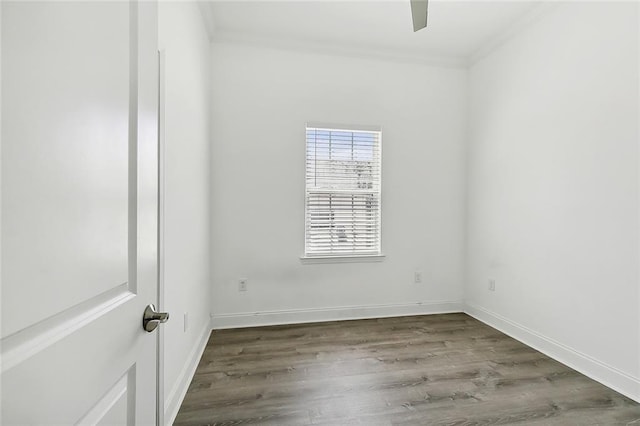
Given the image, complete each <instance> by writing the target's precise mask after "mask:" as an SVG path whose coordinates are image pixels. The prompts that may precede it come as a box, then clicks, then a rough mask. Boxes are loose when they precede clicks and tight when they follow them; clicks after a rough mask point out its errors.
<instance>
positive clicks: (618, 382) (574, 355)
mask: <svg viewBox="0 0 640 426" xmlns="http://www.w3.org/2000/svg"><path fill="white" fill-rule="evenodd" d="M464 312H465V313H466V314H468V315H470V316H472V317H474V318H475V319H477V320H479V321H482V322H483V323H485V324H487V325H489V326H490V327H493V328H495V329H496V330H499V331H501V332H503V333H504V334H506V335H508V336H511V337H513V338H514V339H516V340H519V341H521V342H522V343H524V344H525V345H527V346H530V347H532V348H534V349H536V350H538V351H540V352H542V353H543V354H545V355H547V356H549V357H551V358H553V359H555V360H556V361H559V362H561V363H563V364H565V365H567V366H569V367H571V368H573V369H574V370H576V371H579V372H580V373H582V374H584V375H585V376H587V377H590V378H592V379H593V380H596V381H598V382H600V383H602V384H603V385H605V386H607V387H609V388H611V389H613V390H615V391H617V392H620V393H621V394H623V395H625V396H627V397H629V398H631V399H633V400H635V401H637V402H640V378H638V377H633V376H631V375H630V374H627V373H625V372H623V371H621V370H619V369H617V368H615V367H612V366H610V365H608V364H606V363H604V362H602V361H599V360H597V359H595V358H593V357H591V356H589V355H587V354H585V353H582V352H580V351H577V350H575V349H573V348H571V347H569V346H567V345H565V344H563V343H560V342H558V341H556V340H553V339H551V338H549V337H547V336H544V335H543V334H541V333H538V332H537V331H535V330H532V329H530V328H528V327H525V326H524V325H522V324H519V323H517V322H515V321H512V320H510V319H508V318H505V317H503V316H502V315H499V314H497V313H495V312H491V311H490V310H488V309H485V308H483V307H481V306H478V305H475V304H473V303H469V302H467V303H465V307H464Z"/></svg>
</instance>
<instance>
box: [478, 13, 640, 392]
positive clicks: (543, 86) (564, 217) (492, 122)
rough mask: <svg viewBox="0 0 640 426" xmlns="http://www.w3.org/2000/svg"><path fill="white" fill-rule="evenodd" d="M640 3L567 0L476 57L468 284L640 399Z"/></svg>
mask: <svg viewBox="0 0 640 426" xmlns="http://www.w3.org/2000/svg"><path fill="white" fill-rule="evenodd" d="M637 10H638V6H637V4H634V3H613V2H611V3H586V2H584V3H566V4H562V5H560V6H557V7H555V8H554V9H552V10H551V11H550V12H548V13H547V14H546V15H545V16H543V17H542V18H541V19H540V20H539V21H538V22H536V23H535V24H533V25H532V26H530V27H529V28H527V29H525V30H524V31H523V32H521V33H520V34H519V35H517V36H516V37H515V38H514V39H512V40H510V41H509V42H508V43H506V44H505V45H503V46H502V47H500V48H499V49H498V50H496V51H494V52H493V53H492V54H491V55H489V56H488V57H486V58H484V59H483V60H481V61H480V62H478V63H476V64H475V65H473V66H472V67H471V69H470V113H469V114H470V135H471V136H470V141H469V142H470V143H469V157H468V159H469V176H468V191H469V196H468V203H469V207H468V265H467V267H468V270H467V272H468V283H467V287H466V289H465V290H466V291H465V295H466V298H467V302H468V303H469V305H470V311H471V312H472V313H474V314H476V315H478V316H480V317H481V318H484V319H486V320H488V321H489V322H493V323H495V324H497V325H501V326H502V327H503V328H507V329H509V330H511V331H512V332H513V333H515V334H516V335H519V336H520V337H525V338H526V339H529V340H531V342H533V343H535V344H536V345H537V346H538V347H541V348H543V349H546V350H547V351H548V352H551V353H552V354H554V355H555V356H556V358H558V359H560V360H561V361H566V362H568V363H569V364H570V365H573V366H574V367H577V368H579V369H581V370H582V371H583V372H586V373H587V374H590V375H592V376H594V377H597V378H599V379H600V380H601V381H603V382H604V383H606V384H609V385H611V386H613V387H614V388H616V389H618V390H621V391H623V392H625V393H626V394H627V395H632V396H634V395H635V398H636V399H638V398H640V379H639V377H640V317H639V315H640V313H639V312H640V307H639V305H638V301H639V300H640V299H639V295H638V286H639V276H638V266H639V263H638V262H639V251H638V243H639V241H638V240H639V238H638V237H639V231H640V229H639V226H638V221H639V217H640V216H639V213H640V211H639V209H638V202H639V197H638V194H639V181H638V159H639V157H638V154H639V153H638V137H639V134H638V113H639V110H638V72H639V70H638V47H639V46H638V17H637V13H638V12H637ZM490 278H493V279H495V280H496V291H495V292H490V291H488V280H489V279H490Z"/></svg>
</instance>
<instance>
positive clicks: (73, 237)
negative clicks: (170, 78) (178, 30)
mask: <svg viewBox="0 0 640 426" xmlns="http://www.w3.org/2000/svg"><path fill="white" fill-rule="evenodd" d="M1 7H2V50H1V51H2V328H1V330H2V334H1V337H2V340H1V342H0V343H1V345H2V349H1V351H2V352H1V355H2V366H1V367H2V376H1V377H0V380H1V386H2V422H3V423H4V424H16V423H20V424H25V423H28V424H52V423H58V424H76V423H80V424H114V423H115V424H122V423H127V424H133V423H136V424H151V423H154V422H155V408H156V400H155V395H156V390H155V389H156V379H155V374H156V357H157V354H156V339H157V336H156V333H146V332H144V331H143V330H142V326H141V320H142V312H143V311H144V308H145V306H146V305H147V304H149V303H154V302H156V301H157V287H156V285H157V249H156V247H157V59H156V58H157V57H156V55H157V12H156V5H155V4H154V3H153V2H146V1H145V2H141V3H139V4H138V3H137V2H132V3H128V2H55V1H54V2H2V3H1Z"/></svg>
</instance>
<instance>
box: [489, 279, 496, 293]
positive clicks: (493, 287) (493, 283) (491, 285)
mask: <svg viewBox="0 0 640 426" xmlns="http://www.w3.org/2000/svg"><path fill="white" fill-rule="evenodd" d="M489 291H496V280H494V279H493V278H490V279H489Z"/></svg>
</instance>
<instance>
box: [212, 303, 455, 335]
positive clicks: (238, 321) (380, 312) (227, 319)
mask: <svg viewBox="0 0 640 426" xmlns="http://www.w3.org/2000/svg"><path fill="white" fill-rule="evenodd" d="M462 309H463V303H462V302H461V301H438V302H421V303H410V304H389V305H362V306H342V307H336V308H311V309H291V310H281V311H263V312H246V313H237V314H211V327H212V328H213V329H214V330H220V329H225V328H243V327H260V326H266V325H281V324H303V323H310V322H324V321H340V320H354V319H368V318H388V317H402V316H410V315H428V314H448V313H454V312H462V311H463V310H462Z"/></svg>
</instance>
